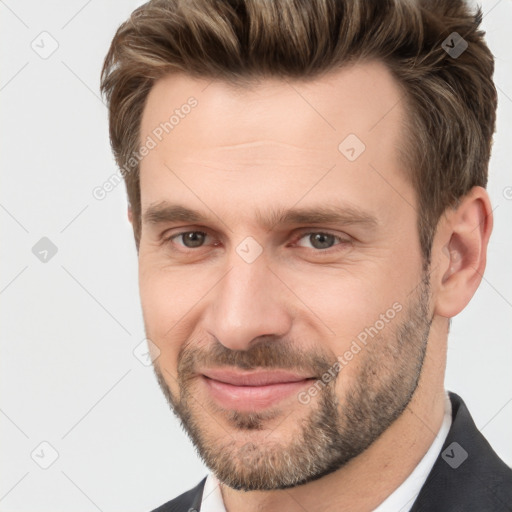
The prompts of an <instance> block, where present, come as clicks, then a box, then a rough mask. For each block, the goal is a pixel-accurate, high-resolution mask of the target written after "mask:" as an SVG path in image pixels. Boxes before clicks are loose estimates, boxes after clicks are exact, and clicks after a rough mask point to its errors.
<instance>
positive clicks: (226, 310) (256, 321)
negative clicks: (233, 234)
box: [204, 254, 291, 350]
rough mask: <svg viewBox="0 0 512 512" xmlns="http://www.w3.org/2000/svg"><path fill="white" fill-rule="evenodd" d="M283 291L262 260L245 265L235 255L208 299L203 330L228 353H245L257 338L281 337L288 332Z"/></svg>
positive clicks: (284, 292)
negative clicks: (241, 351) (229, 351)
mask: <svg viewBox="0 0 512 512" xmlns="http://www.w3.org/2000/svg"><path fill="white" fill-rule="evenodd" d="M236 259H238V260H239V261H236ZM284 288H285V287H284V286H283V284H282V283H281V282H280V281H279V279H278V278H277V277H276V276H275V275H274V274H273V272H272V271H271V270H270V268H269V267H268V266H267V263H266V261H265V259H264V258H262V257H260V258H258V260H256V261H254V262H252V263H246V262H245V261H243V260H241V259H240V258H238V255H237V254H235V255H234V258H233V261H232V265H231V270H230V271H229V272H228V273H227V274H226V275H225V276H224V277H223V278H222V279H221V281H220V282H219V283H218V285H217V286H216V287H215V288H214V293H213V294H212V296H211V297H210V302H209V307H208V309H207V311H206V312H205V316H204V322H205V328H206V330H207V331H208V332H209V333H210V334H212V335H214V336H215V337H216V338H217V340H219V341H220V343H222V344H223V345H224V346H225V347H227V348H229V349H231V350H248V349H249V348H250V346H251V344H252V342H253V341H254V340H256V339H257V338H258V337H260V336H265V335H273V336H284V335H285V334H286V333H287V332H288V331H289V330H290V328H291V313H290V311H289V310H288V308H287V305H286V302H285V301H286V297H287V294H286V290H285V289H284Z"/></svg>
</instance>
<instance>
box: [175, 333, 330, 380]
mask: <svg viewBox="0 0 512 512" xmlns="http://www.w3.org/2000/svg"><path fill="white" fill-rule="evenodd" d="M336 361H337V358H336V356H335V355H334V354H328V353H326V352H325V351H322V350H321V349H319V348H316V349H314V350H307V349H300V348H298V346H297V344H294V343H292V342H291V341H290V340H283V339H279V338H276V337H274V336H261V337H260V338H259V339H258V340H257V341H255V342H254V345H252V346H250V347H249V348H248V349H247V350H231V349H229V348H227V347H226V346H224V345H223V344H222V343H221V342H220V341H219V340H217V339H216V338H214V341H213V342H211V343H209V344H208V345H205V344H204V343H203V344H201V345H196V346H194V345H192V344H187V343H185V344H184V346H183V347H182V348H181V350H180V352H179V354H178V376H179V378H180V379H183V380H187V379H188V378H190V377H193V376H194V375H195V374H197V373H198V371H197V370H198V368H212V367H219V366H228V367H231V368H237V369H241V370H253V369H256V368H260V369H284V370H290V371H299V372H304V373H309V374H311V375H315V376H318V377H320V376H321V375H322V374H323V373H325V372H326V371H327V370H329V368H331V367H332V365H333V364H334V363H335V362H336Z"/></svg>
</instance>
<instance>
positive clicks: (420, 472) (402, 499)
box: [201, 393, 452, 512]
mask: <svg viewBox="0 0 512 512" xmlns="http://www.w3.org/2000/svg"><path fill="white" fill-rule="evenodd" d="M451 424H452V404H451V401H450V397H449V396H448V393H445V408H444V418H443V423H442V424H441V428H440V429H439V432H438V433H437V436H436V437H435V439H434V441H433V442H432V444H431V445H430V448H429V449H428V451H427V453H426V454H425V455H424V456H423V458H422V459H421V460H420V462H419V464H418V465H417V466H416V467H415V468H414V470H413V472H412V473H411V474H410V475H409V476H408V477H407V478H406V479H405V480H404V482H402V484H401V485H400V487H398V488H397V489H395V491H394V492H393V493H391V494H390V495H389V496H388V497H387V498H386V499H385V500H384V501H383V502H382V503H381V504H380V505H379V506H378V507H377V508H376V509H374V510H373V512H407V511H409V510H410V508H411V507H412V505H413V503H414V500H415V499H416V497H417V496H418V494H419V492H420V490H421V488H422V487H423V484H424V483H425V481H426V479H427V476H428V474H429V473H430V471H431V470H432V467H433V466H434V464H435V462H436V460H437V457H438V456H439V454H440V453H441V448H442V447H443V444H444V442H445V440H446V436H447V435H448V432H449V430H450V427H451ZM201 512H226V508H225V507H224V502H223V500H222V494H221V491H220V487H219V482H218V480H217V479H216V478H215V475H214V474H213V473H209V474H208V477H207V478H206V482H205V484H204V490H203V498H202V501H201Z"/></svg>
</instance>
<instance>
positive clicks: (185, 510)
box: [152, 477, 206, 512]
mask: <svg viewBox="0 0 512 512" xmlns="http://www.w3.org/2000/svg"><path fill="white" fill-rule="evenodd" d="M205 481H206V477H204V478H203V479H202V480H201V481H200V482H199V483H198V484H197V485H196V486H195V487H193V488H192V489H190V490H188V491H186V492H184V493H183V494H180V495H179V496H177V497H176V498H174V499H173V500H171V501H168V502H167V503H164V504H163V505H161V506H160V507H158V508H156V509H154V510H153V511H152V512H198V511H199V509H200V508H201V499H202V497H203V488H204V483H205Z"/></svg>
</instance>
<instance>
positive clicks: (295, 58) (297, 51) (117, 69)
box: [101, 0, 497, 262]
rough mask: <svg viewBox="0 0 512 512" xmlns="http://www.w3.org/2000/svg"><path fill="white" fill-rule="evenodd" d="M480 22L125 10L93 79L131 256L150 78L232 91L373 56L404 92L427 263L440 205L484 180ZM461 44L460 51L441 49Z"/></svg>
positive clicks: (373, 11) (326, 3)
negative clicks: (129, 228)
mask: <svg viewBox="0 0 512 512" xmlns="http://www.w3.org/2000/svg"><path fill="white" fill-rule="evenodd" d="M481 21H482V11H481V8H480V7H478V8H477V9H476V11H475V12H472V11H471V10H470V8H469V7H468V6H467V5H466V4H465V3H464V1H463V0H437V1H433V0H153V1H150V2H148V3H146V4H144V5H142V6H141V7H139V8H137V9H136V10H135V11H134V12H133V13H132V15H131V16H130V18H129V19H128V20H127V21H126V22H125V23H123V24H122V25H121V26H120V27H119V29H118V30H117V32H116V34H115V36H114V39H113V41H112V44H111V46H110V49H109V51H108V54H107V56H106V58H105V62H104V66H103V70H102V75H101V91H102V93H103V94H104V95H105V97H106V99H107V103H108V108H109V122H110V142H111V145H112V149H113V152H114V155H115V158H116V161H117V164H118V165H119V167H120V168H122V169H124V170H125V174H124V178H125V181H126V187H127V193H128V201H129V203H130V206H131V209H132V214H133V226H134V236H135V242H136V245H137V248H138V247H139V243H140V230H141V205H140V183H139V170H140V169H139V164H138V162H137V161H134V159H133V158H132V155H133V154H134V153H135V152H136V151H137V149H138V147H139V146H140V140H139V132H140V123H141V118H142V112H143V109H144V105H145V100H146V98H147V96H148V93H149V91H150V89H151V87H152V86H153V84H154V83H155V81H156V80H158V79H159V78H162V77H163V76H165V75H168V74H171V73H172V72H175V71H181V72H185V73H187V74H189V75H190V76H192V77H198V78H207V79H220V80H224V81H226V82H228V83H232V84H235V85H237V84H238V85H240V86H242V87H243V86H244V84H245V85H247V84H248V83H250V82H251V80H253V79H256V78H264V77H268V76H272V77H281V78H291V79H313V78H315V77H318V76H320V75H321V74H324V73H326V72H329V71H334V70H336V69H337V68H340V67H342V66H344V65H347V64H349V63H353V62H357V61H362V60H370V59H377V60H380V61H382V62H383V63H385V64H386V65H387V66H388V68H389V70H390V71H391V72H392V74H393V76H394V77H395V79H396V80H397V81H398V83H399V84H400V86H401V88H402V89H403V91H404V99H405V102H406V104H407V109H406V111H407V120H406V122H407V124H408V126H409V128H410V129H409V130H406V137H405V140H404V141H403V144H402V147H401V148H400V155H401V156H402V159H403V160H404V164H405V165H406V168H407V170H408V171H409V175H410V177H411V180H412V183H413V185H414V188H415V191H416V194H417V198H418V204H419V212H418V229H419V235H420V241H421V249H422V252H423V255H424V257H425V259H426V261H427V262H428V261H429V260H430V251H431V245H432V239H433V236H434V234H435V230H436V226H437V223H438V221H439V218H440V216H441V215H442V213H443V212H444V211H445V209H446V208H448V207H450V206H455V205H456V204H457V202H458V199H459V198H460V197H462V196H464V195H465V194H467V193H468V192H469V190H470V189H471V188H472V187H473V186H477V185H479V186H482V187H485V186H486V184H487V168H488V162H489V158H490V151H491V144H492V135H493V133H494V129H495V122H496V104H497V94H496V89H495V87H494V84H493V81H492V75H493V72H494V58H493V56H492V53H491V52H490V50H489V48H488V47H487V45H486V44H485V41H484V39H483V36H484V32H483V31H481V30H479V29H478V27H479V25H480V23H481ZM454 33H457V34H456V35H454ZM460 37H461V38H462V39H459V38H460ZM450 38H451V39H450ZM444 41H447V43H445V44H443V42H444ZM466 43H467V48H466V49H465V51H463V52H462V54H460V55H457V54H453V53H450V51H449V48H450V47H453V48H455V47H457V48H458V49H461V48H462V49H463V48H464V46H465V45H466ZM461 45H462V46H461ZM459 53H460V52H459Z"/></svg>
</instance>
